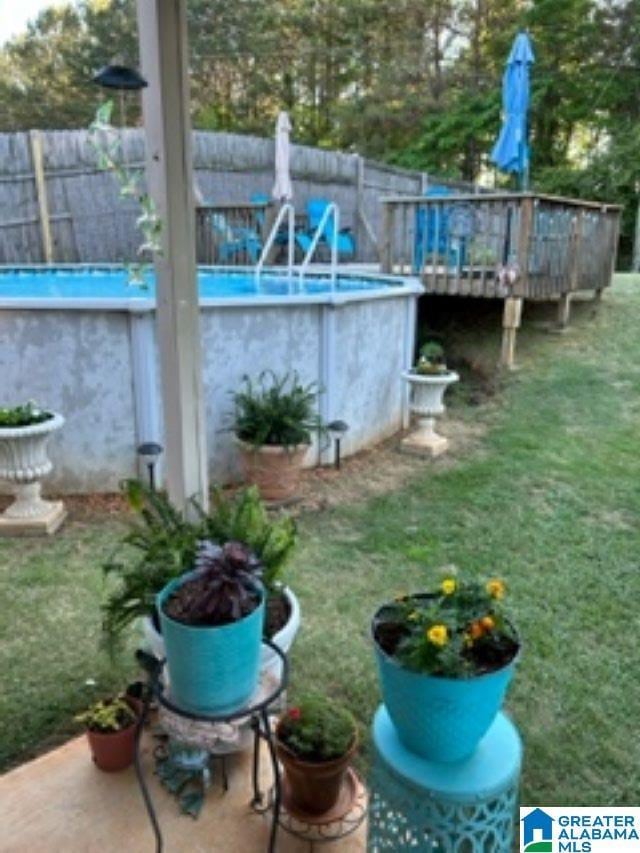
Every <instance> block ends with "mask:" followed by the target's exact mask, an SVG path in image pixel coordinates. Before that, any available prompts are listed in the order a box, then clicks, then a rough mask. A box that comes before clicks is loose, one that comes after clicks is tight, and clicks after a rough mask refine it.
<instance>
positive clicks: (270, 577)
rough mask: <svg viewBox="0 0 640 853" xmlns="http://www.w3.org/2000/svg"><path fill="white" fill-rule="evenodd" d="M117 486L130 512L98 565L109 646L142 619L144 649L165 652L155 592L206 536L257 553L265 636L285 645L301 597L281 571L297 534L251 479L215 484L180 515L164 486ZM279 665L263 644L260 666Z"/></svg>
mask: <svg viewBox="0 0 640 853" xmlns="http://www.w3.org/2000/svg"><path fill="white" fill-rule="evenodd" d="M124 490H125V495H126V497H127V500H128V503H129V505H130V507H131V509H132V511H133V513H134V517H133V520H132V522H131V525H130V528H129V530H128V531H127V533H126V534H125V536H124V538H123V541H122V545H121V546H119V548H118V551H117V552H116V554H114V555H113V556H112V557H111V558H110V559H109V560H108V561H107V562H106V563H105V564H104V565H103V570H104V572H105V575H106V576H107V580H108V581H110V582H111V588H110V591H109V594H108V596H107V599H106V601H105V603H104V605H103V633H104V637H105V640H106V642H107V645H108V646H109V647H110V648H111V649H112V650H113V649H114V648H115V647H116V646H117V644H118V642H119V640H120V638H121V637H122V635H123V633H124V631H125V630H126V629H127V627H128V626H129V625H131V624H132V623H133V622H135V621H137V620H141V622H142V627H143V630H144V634H145V637H146V640H147V645H148V646H149V648H150V650H151V651H152V652H153V653H154V654H155V655H156V657H158V658H164V657H165V656H166V650H165V645H164V640H163V637H162V633H161V632H160V623H159V620H158V615H157V611H156V606H155V605H156V597H157V594H158V593H159V592H160V590H162V589H163V588H164V587H165V586H166V585H167V584H168V583H169V582H170V581H171V580H174V579H175V578H178V577H180V576H181V575H183V574H185V573H186V572H188V571H190V570H191V569H192V568H193V565H194V561H195V558H196V553H197V548H198V542H200V541H203V540H207V539H208V540H211V541H213V542H218V543H221V542H222V543H224V542H229V541H235V542H243V543H244V544H246V545H247V546H248V547H249V548H250V549H251V551H253V553H254V554H255V555H256V557H257V558H258V559H259V560H260V562H261V563H262V567H263V569H262V583H263V584H264V587H265V590H266V612H265V625H264V628H265V636H266V637H268V638H270V639H272V640H273V641H274V642H275V643H276V644H277V645H278V646H279V647H280V648H281V649H282V650H283V651H284V652H285V653H287V652H288V651H289V649H290V648H291V646H292V644H293V642H294V640H295V637H296V635H297V633H298V630H299V628H300V604H299V602H298V598H297V596H296V595H295V593H294V591H293V590H292V589H291V588H290V587H289V586H287V585H286V584H285V583H284V577H283V576H284V571H285V568H286V566H287V563H288V561H289V559H290V557H291V554H292V552H293V549H294V547H295V544H296V538H297V534H296V527H295V523H294V521H293V519H292V518H290V517H289V516H287V515H282V514H279V515H278V516H277V517H270V516H269V515H268V514H267V511H266V509H265V507H264V504H263V502H262V500H261V499H260V495H259V492H258V490H257V488H255V487H251V488H247V489H241V490H240V491H238V492H237V493H235V494H234V495H226V494H224V493H223V492H222V491H221V490H220V489H217V490H214V492H213V494H212V496H211V508H210V510H209V512H208V513H205V512H203V511H202V510H201V509H199V508H198V512H197V515H196V518H195V520H187V519H185V517H184V515H183V514H182V513H180V512H178V511H177V510H176V509H175V508H174V507H173V506H172V505H171V503H170V502H169V500H168V498H167V496H166V495H165V494H164V493H162V492H154V491H152V490H151V489H149V488H148V487H147V486H144V485H143V484H141V483H140V482H138V481H137V480H131V481H128V482H127V483H125V484H124ZM280 666H281V664H280V659H279V658H278V657H277V656H276V655H275V653H274V652H272V651H271V650H270V649H268V648H266V647H263V648H262V651H261V668H262V669H268V670H270V671H272V672H273V673H274V674H277V673H278V672H279V670H280Z"/></svg>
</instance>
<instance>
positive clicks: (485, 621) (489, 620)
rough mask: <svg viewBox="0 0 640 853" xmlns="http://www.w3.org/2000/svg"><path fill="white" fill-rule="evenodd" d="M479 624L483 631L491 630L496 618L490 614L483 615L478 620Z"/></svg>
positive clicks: (494, 625)
mask: <svg viewBox="0 0 640 853" xmlns="http://www.w3.org/2000/svg"><path fill="white" fill-rule="evenodd" d="M480 624H481V625H482V627H483V628H484V629H485V631H493V629H494V628H495V627H496V620H495V619H494V618H493V617H492V616H483V617H482V619H481V620H480Z"/></svg>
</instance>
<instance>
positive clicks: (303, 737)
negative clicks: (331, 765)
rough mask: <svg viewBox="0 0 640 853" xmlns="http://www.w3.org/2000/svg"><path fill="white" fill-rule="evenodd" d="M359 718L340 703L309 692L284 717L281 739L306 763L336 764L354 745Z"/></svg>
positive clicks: (278, 729)
mask: <svg viewBox="0 0 640 853" xmlns="http://www.w3.org/2000/svg"><path fill="white" fill-rule="evenodd" d="M357 732H358V729H357V725H356V721H355V718H354V717H353V715H352V714H351V712H350V711H348V710H347V709H346V708H344V707H342V706H341V705H339V704H338V703H337V702H334V701H332V700H331V699H327V698H326V697H324V696H320V695H319V694H316V693H309V694H307V695H305V696H302V697H301V698H300V699H299V701H298V703H297V704H296V705H295V706H293V707H291V708H289V710H288V711H287V712H286V713H285V714H284V715H283V716H282V717H281V718H280V722H279V723H278V728H277V735H278V739H279V740H280V741H281V742H282V743H283V744H284V745H285V746H286V747H287V748H288V749H290V750H291V752H293V753H294V755H296V756H297V757H298V758H300V759H302V760H303V761H313V762H322V761H332V760H334V759H336V758H341V757H342V756H343V755H345V754H346V753H347V752H348V751H349V750H350V749H351V747H352V746H353V743H354V740H355V738H356V736H357Z"/></svg>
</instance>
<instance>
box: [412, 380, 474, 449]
mask: <svg viewBox="0 0 640 853" xmlns="http://www.w3.org/2000/svg"><path fill="white" fill-rule="evenodd" d="M402 378H403V379H404V380H405V381H406V382H408V383H409V384H410V386H411V402H410V408H411V411H412V412H413V413H414V414H415V415H417V416H418V429H416V430H415V431H414V432H412V433H411V435H409V436H407V438H405V439H403V441H402V447H403V449H404V450H407V451H410V452H411V453H420V454H424V455H426V456H433V457H435V456H439V455H440V454H441V453H444V452H445V450H446V449H447V447H448V446H449V441H448V439H446V438H445V437H444V436H443V435H438V433H437V432H436V431H435V421H436V416H437V415H441V414H442V413H443V412H444V410H445V406H444V403H443V397H444V392H445V391H446V390H447V388H448V387H449V385H453V383H454V382H458V380H459V379H460V377H459V376H458V374H457V373H454V372H453V371H452V370H450V371H448V372H447V373H440V374H419V373H413V372H412V371H406V372H405V373H403V374H402Z"/></svg>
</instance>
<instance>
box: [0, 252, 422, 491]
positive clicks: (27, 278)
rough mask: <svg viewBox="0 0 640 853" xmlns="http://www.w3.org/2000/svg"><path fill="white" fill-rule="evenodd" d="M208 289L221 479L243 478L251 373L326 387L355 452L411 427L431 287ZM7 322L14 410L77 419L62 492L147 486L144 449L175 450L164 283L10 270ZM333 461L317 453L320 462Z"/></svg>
mask: <svg viewBox="0 0 640 853" xmlns="http://www.w3.org/2000/svg"><path fill="white" fill-rule="evenodd" d="M198 278H199V284H200V304H201V335H202V355H203V376H204V388H205V402H206V412H207V439H208V452H209V459H210V474H211V477H212V479H213V480H215V481H229V480H232V479H234V478H235V477H236V475H237V454H236V448H235V445H234V442H233V437H232V435H231V433H230V432H229V423H230V411H231V394H232V392H233V391H234V390H235V389H237V388H238V387H239V385H240V383H241V381H242V377H243V375H245V374H248V375H250V376H256V375H257V374H259V373H260V372H261V371H262V370H265V369H271V370H274V371H275V372H277V373H284V372H287V371H294V370H295V371H297V373H298V374H299V376H300V380H301V381H302V382H305V383H306V382H311V381H315V382H317V383H318V385H319V386H320V387H321V389H322V393H321V395H320V397H319V410H320V414H321V415H322V417H323V418H324V420H325V421H326V422H328V421H331V420H336V419H340V420H344V421H346V422H347V423H348V424H349V431H348V432H347V434H346V436H345V438H344V440H343V448H344V452H345V453H346V454H350V453H354V452H356V451H358V450H361V449H363V448H365V447H367V446H369V445H371V444H373V443H375V442H377V441H379V440H381V439H383V438H385V437H387V436H389V435H391V434H393V433H394V432H396V431H397V430H398V429H400V428H401V427H402V426H403V425H404V424H406V423H407V418H408V408H407V393H406V389H405V388H404V383H403V382H402V379H401V375H402V371H403V370H404V369H406V368H407V367H409V365H410V362H411V360H412V357H413V348H414V339H415V302H416V298H417V297H418V296H419V295H420V294H421V293H422V287H421V285H420V284H419V282H418V281H417V280H415V279H411V278H398V277H391V276H380V275H374V274H368V273H366V274H365V273H349V272H343V271H342V270H340V271H339V273H338V275H337V277H336V278H335V281H332V280H331V277H330V276H329V275H328V274H327V273H322V272H316V271H313V272H312V273H310V274H309V275H308V276H306V277H305V279H304V281H303V282H300V281H299V279H298V276H297V273H296V272H294V273H293V275H292V276H291V277H288V276H287V273H286V271H279V270H269V271H265V272H264V273H263V274H262V275H261V277H260V279H259V281H258V280H256V277H255V275H254V273H253V270H250V269H234V270H230V269H222V268H211V267H206V268H204V267H203V268H201V269H200V270H199V272H198ZM0 324H1V326H2V334H1V335H0V405H8V404H12V403H17V402H21V401H23V400H27V399H33V400H36V401H37V402H38V403H39V404H40V405H42V406H46V407H47V408H51V409H54V410H56V411H59V412H61V413H62V414H63V415H64V416H65V418H66V424H65V427H64V429H63V430H62V431H61V432H60V433H58V434H56V435H55V436H54V437H53V438H52V440H51V458H52V459H53V461H54V473H53V474H52V476H51V478H50V480H49V482H50V487H51V488H52V489H55V490H56V491H60V492H73V491H76V492H83V491H114V490H116V489H117V488H118V484H119V482H120V481H121V480H122V479H123V478H125V477H131V476H135V475H136V473H138V459H137V456H136V447H137V445H138V444H140V443H141V442H143V441H160V443H162V440H163V438H162V433H163V427H162V404H161V403H162V400H161V387H160V377H159V366H158V357H157V347H156V329H155V292H154V285H153V280H152V276H150V277H149V280H148V283H147V286H146V287H145V288H140V287H139V286H135V285H132V284H129V283H128V275H127V272H126V271H125V270H124V269H123V268H122V267H114V266H93V267H86V266H68V267H56V268H46V267H22V268H17V267H5V268H2V267H0ZM325 445H327V446H325ZM330 459H331V448H330V447H329V446H328V443H327V442H321V443H320V444H318V443H317V442H316V444H315V445H314V446H313V447H312V448H311V449H310V451H309V454H308V457H307V463H308V464H314V463H315V462H329V461H330Z"/></svg>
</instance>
